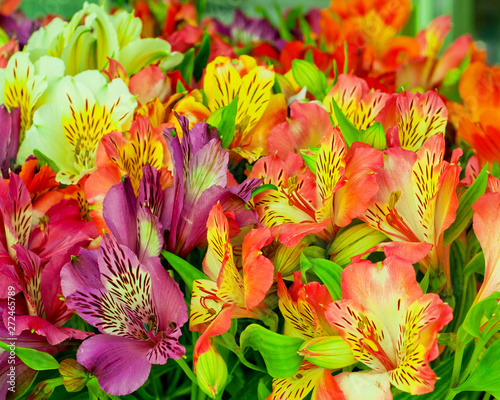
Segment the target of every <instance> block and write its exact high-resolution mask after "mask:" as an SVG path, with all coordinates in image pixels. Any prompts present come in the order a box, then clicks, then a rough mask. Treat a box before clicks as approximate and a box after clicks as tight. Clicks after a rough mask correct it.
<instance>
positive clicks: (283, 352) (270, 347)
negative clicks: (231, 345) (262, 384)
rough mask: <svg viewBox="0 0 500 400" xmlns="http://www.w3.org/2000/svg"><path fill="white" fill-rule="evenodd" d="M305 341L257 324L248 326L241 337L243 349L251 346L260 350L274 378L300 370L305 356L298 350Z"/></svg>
mask: <svg viewBox="0 0 500 400" xmlns="http://www.w3.org/2000/svg"><path fill="white" fill-rule="evenodd" d="M303 342H304V341H303V340H302V339H300V338H296V337H291V336H285V335H280V334H279V333H274V332H271V331H270V330H268V329H266V328H264V327H263V326H260V325H257V324H252V325H250V326H249V327H247V328H246V329H245V330H244V331H243V333H242V334H241V337H240V343H241V349H242V351H243V350H245V348H247V347H248V346H250V347H251V348H253V349H254V350H256V351H258V352H260V354H261V355H262V357H263V358H264V362H265V363H266V367H267V371H268V373H269V375H271V376H272V377H273V378H287V377H289V376H292V375H293V374H295V373H296V372H297V371H298V370H299V368H300V365H301V364H302V361H303V360H304V358H303V357H301V356H299V355H298V354H297V351H298V350H299V348H300V346H301V345H302V343H303Z"/></svg>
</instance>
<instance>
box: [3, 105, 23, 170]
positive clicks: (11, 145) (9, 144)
mask: <svg viewBox="0 0 500 400" xmlns="http://www.w3.org/2000/svg"><path fill="white" fill-rule="evenodd" d="M20 131H21V114H20V108H19V107H15V108H13V109H12V110H11V112H9V111H8V110H7V108H5V106H4V105H0V173H1V174H2V176H1V177H0V178H2V177H3V178H4V179H7V178H8V176H9V170H10V169H11V167H12V165H13V163H14V161H15V160H16V156H17V150H18V148H19V137H20V133H21V132H20Z"/></svg>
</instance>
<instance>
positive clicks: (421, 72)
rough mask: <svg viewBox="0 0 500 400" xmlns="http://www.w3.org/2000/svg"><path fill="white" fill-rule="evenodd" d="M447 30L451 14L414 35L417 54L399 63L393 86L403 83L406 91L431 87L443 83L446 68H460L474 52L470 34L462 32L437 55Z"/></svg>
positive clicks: (449, 26) (433, 21)
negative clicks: (417, 48)
mask: <svg viewBox="0 0 500 400" xmlns="http://www.w3.org/2000/svg"><path fill="white" fill-rule="evenodd" d="M450 30H451V16H449V15H442V16H440V17H437V18H435V19H434V20H432V21H431V22H430V23H429V25H428V26H427V27H426V28H424V29H423V30H421V31H420V32H419V33H418V34H417V36H416V38H415V40H416V41H417V42H418V44H419V46H420V54H419V55H418V56H417V57H415V58H414V59H412V60H408V61H407V62H405V63H403V64H402V65H401V67H400V68H399V70H398V71H397V72H396V86H404V87H405V88H406V89H407V90H414V89H419V90H433V89H435V88H436V87H438V86H439V85H440V84H441V83H442V82H443V79H444V78H445V76H446V74H447V73H448V71H451V70H454V69H457V68H459V67H460V64H461V63H462V62H463V61H464V60H465V58H466V57H467V55H471V54H472V53H473V45H474V42H473V40H472V37H471V36H470V35H469V34H466V35H462V36H460V37H458V38H457V39H455V41H454V42H453V43H452V44H450V45H449V46H448V47H447V48H446V49H445V50H444V51H442V54H440V53H441V48H442V46H443V43H444V40H445V38H446V36H447V35H448V33H449V32H450ZM439 54H440V55H439ZM438 55H439V56H438Z"/></svg>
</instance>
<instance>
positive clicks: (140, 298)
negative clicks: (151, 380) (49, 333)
mask: <svg viewBox="0 0 500 400" xmlns="http://www.w3.org/2000/svg"><path fill="white" fill-rule="evenodd" d="M61 278H62V289H63V294H64V295H65V297H66V302H67V304H68V306H69V307H71V308H73V309H75V310H77V311H78V312H79V315H80V316H81V317H82V318H83V319H84V320H86V321H87V322H88V323H90V324H91V325H93V326H95V327H96V328H98V329H99V331H100V332H101V333H102V334H100V335H96V336H93V337H91V338H89V339H87V340H85V341H84V342H83V343H82V345H81V346H80V348H79V349H78V353H77V360H78V362H79V363H80V364H81V365H83V366H85V367H86V368H87V369H88V370H89V371H90V372H91V373H92V374H93V375H94V376H95V377H97V380H98V381H99V384H100V386H101V387H102V388H103V389H104V390H105V391H106V392H108V393H110V394H114V395H118V396H119V395H124V394H128V393H132V392H133V391H134V390H136V389H138V388H139V387H141V386H142V385H143V384H144V382H146V380H147V378H148V376H149V372H150V370H151V365H152V364H165V363H166V362H167V360H168V359H169V358H181V357H182V356H183V355H184V354H185V349H184V347H182V346H181V345H180V344H179V341H178V339H179V337H180V335H181V327H182V325H184V323H185V322H186V321H187V310H186V304H185V303H184V300H183V296H182V292H181V291H180V289H179V286H178V284H177V283H176V282H175V281H174V280H173V279H172V278H171V277H170V275H169V274H168V272H167V271H165V270H164V269H163V267H162V266H161V264H160V262H159V259H158V258H157V257H155V258H150V259H149V260H147V261H146V262H145V263H142V262H140V261H139V259H138V258H137V256H136V255H135V254H134V253H133V252H132V250H130V249H129V248H128V247H126V246H122V245H119V244H118V243H117V242H116V240H115V239H114V238H112V237H111V236H109V235H106V236H105V237H104V238H103V240H102V241H101V245H100V248H99V250H95V251H88V250H83V251H82V252H80V254H79V256H78V257H75V258H74V259H73V260H72V261H71V263H68V264H66V265H65V267H64V268H63V270H62V272H61Z"/></svg>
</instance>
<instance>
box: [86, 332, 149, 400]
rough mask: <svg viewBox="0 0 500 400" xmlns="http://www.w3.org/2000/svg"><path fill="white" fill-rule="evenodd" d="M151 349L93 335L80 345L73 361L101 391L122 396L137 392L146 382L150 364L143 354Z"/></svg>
mask: <svg viewBox="0 0 500 400" xmlns="http://www.w3.org/2000/svg"><path fill="white" fill-rule="evenodd" d="M151 347H152V343H148V342H143V341H140V340H134V339H127V338H123V337H118V336H110V335H106V334H104V335H96V336H93V337H91V338H89V339H87V340H85V341H84V342H83V343H82V345H81V346H80V348H79V349H78V353H77V360H78V362H79V363H80V364H81V365H83V366H84V367H85V368H87V369H88V370H89V371H90V372H91V373H92V374H93V375H94V376H95V377H96V378H97V380H98V381H99V385H100V386H101V388H102V389H103V390H104V391H105V392H107V393H109V394H113V395H116V396H122V395H126V394H129V393H132V392H134V391H135V390H137V389H139V388H140V387H141V386H142V385H143V384H144V382H146V380H147V379H148V376H149V372H150V371H151V364H150V363H149V362H148V361H147V359H146V354H147V353H148V352H149V351H150V350H151Z"/></svg>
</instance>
